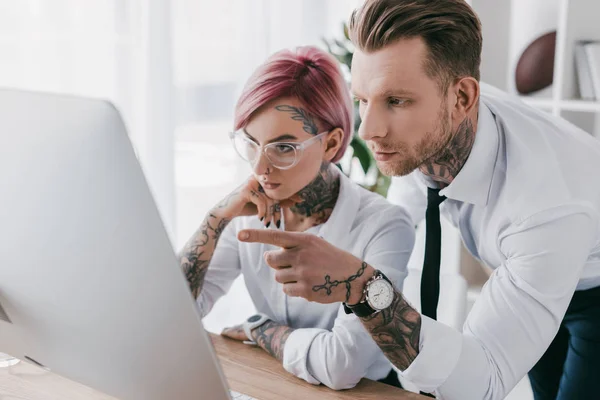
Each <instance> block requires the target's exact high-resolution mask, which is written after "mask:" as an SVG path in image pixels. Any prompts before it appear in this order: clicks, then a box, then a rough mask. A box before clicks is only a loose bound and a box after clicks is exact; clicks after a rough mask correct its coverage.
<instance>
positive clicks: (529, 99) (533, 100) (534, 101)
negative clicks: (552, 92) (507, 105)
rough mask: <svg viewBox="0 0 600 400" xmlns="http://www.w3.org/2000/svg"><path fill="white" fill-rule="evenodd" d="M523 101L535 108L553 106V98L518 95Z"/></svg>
mask: <svg viewBox="0 0 600 400" xmlns="http://www.w3.org/2000/svg"><path fill="white" fill-rule="evenodd" d="M519 98H520V99H521V100H523V102H525V103H527V104H529V105H530V106H533V107H537V108H544V109H550V108H552V107H554V100H552V99H550V98H544V97H533V96H519Z"/></svg>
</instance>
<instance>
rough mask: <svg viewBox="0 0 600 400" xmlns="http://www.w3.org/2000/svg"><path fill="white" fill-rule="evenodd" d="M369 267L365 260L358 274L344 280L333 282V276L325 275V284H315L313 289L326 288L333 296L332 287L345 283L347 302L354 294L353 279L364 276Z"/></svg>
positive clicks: (316, 290) (329, 294) (315, 290)
mask: <svg viewBox="0 0 600 400" xmlns="http://www.w3.org/2000/svg"><path fill="white" fill-rule="evenodd" d="M367 267H368V264H367V263H366V262H364V261H363V263H362V264H361V266H360V268H359V269H358V271H356V274H354V275H351V276H350V277H348V279H346V280H343V281H337V280H336V281H333V282H331V276H329V275H325V283H324V284H323V285H316V286H313V288H312V290H313V292H318V291H319V290H323V289H324V290H325V292H326V293H327V296H331V289H332V288H334V287H337V286H338V285H342V284H345V285H346V303H347V302H348V300H350V295H351V294H352V281H354V280H356V278H359V277H360V276H362V274H363V273H364V272H365V269H367Z"/></svg>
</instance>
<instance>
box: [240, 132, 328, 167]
mask: <svg viewBox="0 0 600 400" xmlns="http://www.w3.org/2000/svg"><path fill="white" fill-rule="evenodd" d="M240 132H241V133H243V135H241V136H242V139H243V140H246V141H247V142H249V143H251V144H253V145H254V146H256V147H258V148H259V149H261V153H263V154H264V155H265V158H266V159H267V160H268V161H269V163H270V164H271V165H272V166H273V167H275V168H277V169H281V170H288V169H292V168H294V167H295V166H296V165H298V163H299V162H300V159H301V158H302V154H303V153H304V149H306V148H307V147H308V146H310V145H312V144H313V143H314V142H316V141H317V139H320V138H321V137H323V135H325V134H327V133H330V132H331V130H328V131H323V132H321V133H317V134H316V135H315V136H314V137H311V138H309V139H306V140H305V141H303V142H273V143H268V144H266V145H264V146H261V145H259V144H258V143H256V142H254V141H252V140H251V139H250V138H249V137H248V133H247V132H246V130H245V129H244V128H242V129H238V130H237V131H231V132H229V139H231V142H232V144H233V148H234V149H235V152H236V153H237V154H238V156H240V158H241V159H242V160H244V161H247V162H248V163H250V164H251V165H254V163H255V162H256V160H258V159H259V158H260V156H257V157H256V159H255V160H252V161H251V160H247V159H246V158H245V157H244V156H242V155H241V154H240V152H239V151H238V149H237V146H236V145H235V136H236V135H238V134H240ZM282 144H283V145H288V146H292V147H293V148H294V151H295V159H294V162H293V163H292V165H290V166H289V167H284V168H282V167H278V166H276V165H274V164H273V161H272V160H271V159H270V158H269V156H268V155H267V152H266V149H267V148H269V147H275V146H280V145H282ZM256 154H257V155H259V154H260V153H258V152H257V153H256Z"/></svg>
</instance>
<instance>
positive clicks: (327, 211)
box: [290, 163, 340, 225]
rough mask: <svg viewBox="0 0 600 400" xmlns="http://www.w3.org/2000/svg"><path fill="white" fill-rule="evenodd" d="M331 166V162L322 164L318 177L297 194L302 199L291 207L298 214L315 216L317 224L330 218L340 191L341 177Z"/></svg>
mask: <svg viewBox="0 0 600 400" xmlns="http://www.w3.org/2000/svg"><path fill="white" fill-rule="evenodd" d="M329 166H330V164H329V163H324V164H323V165H322V166H321V169H320V171H319V174H318V175H317V177H316V178H315V179H314V180H313V181H312V182H311V183H309V184H308V185H307V186H306V187H304V189H302V190H300V191H299V192H298V193H297V194H296V196H298V197H300V198H302V201H300V202H297V203H296V204H294V206H292V207H291V208H290V210H291V211H292V212H293V213H294V214H296V215H298V216H302V217H306V218H314V219H315V225H319V224H323V223H325V222H326V221H327V220H328V219H329V217H330V216H331V213H332V212H333V207H335V203H336V202H337V199H338V195H339V193H340V178H339V177H338V176H336V174H335V173H334V172H332V171H331V169H330V168H329Z"/></svg>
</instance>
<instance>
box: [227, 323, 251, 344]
mask: <svg viewBox="0 0 600 400" xmlns="http://www.w3.org/2000/svg"><path fill="white" fill-rule="evenodd" d="M221 336H225V337H228V338H230V339H233V340H239V341H240V342H243V341H245V340H252V339H250V338H248V336H246V332H244V326H243V325H236V326H232V327H231V328H225V329H223V332H221Z"/></svg>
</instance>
